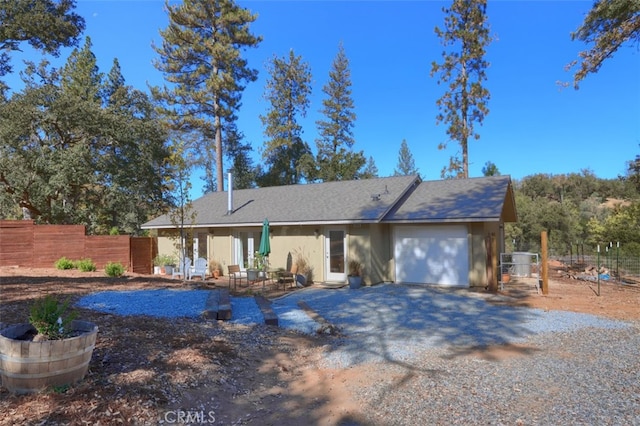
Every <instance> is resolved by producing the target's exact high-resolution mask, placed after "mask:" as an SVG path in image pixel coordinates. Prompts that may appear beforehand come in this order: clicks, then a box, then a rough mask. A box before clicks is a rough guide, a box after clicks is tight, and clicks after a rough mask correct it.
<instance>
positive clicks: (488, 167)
mask: <svg viewBox="0 0 640 426" xmlns="http://www.w3.org/2000/svg"><path fill="white" fill-rule="evenodd" d="M482 175H483V176H500V170H498V166H496V165H495V164H494V163H492V162H491V161H487V162H486V163H484V167H483V168H482Z"/></svg>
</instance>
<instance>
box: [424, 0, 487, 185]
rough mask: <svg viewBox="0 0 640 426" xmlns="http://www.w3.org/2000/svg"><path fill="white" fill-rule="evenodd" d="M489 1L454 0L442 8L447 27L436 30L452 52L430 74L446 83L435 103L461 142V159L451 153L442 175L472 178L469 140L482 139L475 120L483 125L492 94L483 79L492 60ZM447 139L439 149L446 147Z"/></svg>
mask: <svg viewBox="0 0 640 426" xmlns="http://www.w3.org/2000/svg"><path fill="white" fill-rule="evenodd" d="M486 9H487V1H486V0H453V3H452V5H451V7H450V8H443V11H444V13H445V14H446V16H445V22H444V29H440V28H438V27H436V29H435V32H436V34H437V35H438V37H440V38H441V42H442V44H443V46H445V48H450V50H449V51H446V50H445V51H443V52H442V57H443V62H442V63H440V64H438V63H437V62H435V61H434V62H433V64H432V67H431V76H434V75H435V74H439V76H440V77H439V79H438V84H441V83H443V84H446V87H447V89H448V90H447V92H446V93H445V94H444V95H443V96H442V97H441V98H440V99H438V101H437V102H436V104H437V105H438V107H439V109H440V113H438V115H437V116H436V121H437V123H438V124H439V123H443V122H444V123H447V125H448V127H447V135H448V137H449V141H456V142H457V143H458V144H459V145H460V149H461V151H462V158H461V159H460V158H459V157H458V156H457V155H456V156H452V157H451V159H450V162H449V165H448V166H445V167H444V168H443V170H442V173H441V174H442V177H447V176H450V177H461V178H468V177H469V146H468V143H469V139H470V138H473V139H479V138H480V135H479V134H478V133H477V132H476V131H475V129H474V123H478V124H480V125H482V122H483V121H484V117H485V116H486V115H487V114H488V113H489V109H488V108H487V102H488V101H489V98H490V95H489V91H488V90H487V88H486V87H484V86H483V82H484V81H485V80H486V79H487V77H486V73H485V70H486V68H487V67H488V66H489V63H488V62H487V61H486V60H485V59H484V56H485V49H486V47H487V46H488V45H489V43H490V42H491V37H490V35H489V28H488V26H487V15H486ZM447 144H448V142H443V143H440V144H439V146H438V149H446V147H447Z"/></svg>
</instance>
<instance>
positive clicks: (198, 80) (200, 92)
mask: <svg viewBox="0 0 640 426" xmlns="http://www.w3.org/2000/svg"><path fill="white" fill-rule="evenodd" d="M166 8H167V10H168V12H169V26H168V27H167V28H166V29H165V30H163V31H161V34H162V37H163V41H162V46H160V47H155V50H156V52H157V53H158V54H159V55H160V58H159V59H158V60H157V61H156V62H155V66H156V68H157V69H158V70H160V71H161V72H162V73H164V76H165V79H166V80H167V82H168V83H169V84H170V86H169V87H167V86H165V87H163V88H154V89H153V93H154V96H155V97H156V99H158V100H160V101H162V102H163V103H164V107H165V112H166V114H167V115H168V116H169V119H170V121H171V123H172V125H173V126H174V128H176V129H180V130H183V131H186V132H193V131H197V132H199V133H200V135H201V138H202V139H201V140H200V143H198V144H197V146H195V147H193V149H194V152H195V153H196V154H197V155H198V156H197V157H196V159H195V160H196V162H198V163H199V164H200V165H201V166H203V167H204V169H205V172H206V176H205V186H207V187H208V188H210V189H213V188H215V189H217V190H218V191H222V190H224V188H223V187H224V185H223V172H224V166H223V133H225V129H227V128H229V126H230V125H231V124H232V123H233V122H235V120H236V115H235V112H236V111H237V110H238V109H239V108H240V105H241V103H240V100H241V94H242V91H243V90H244V88H245V86H244V84H245V83H247V82H252V81H255V80H256V78H257V75H258V74H257V70H254V69H251V68H249V67H248V63H247V61H246V60H245V59H243V58H242V56H241V51H242V50H244V49H247V48H249V47H256V46H257V45H258V44H259V43H260V41H261V38H260V37H256V36H254V35H253V34H251V33H250V31H249V24H251V23H252V22H254V21H255V20H256V15H253V14H251V13H250V12H249V11H248V10H247V9H243V8H241V7H239V6H238V5H237V4H236V3H234V1H233V0H217V1H209V0H185V1H184V2H182V3H181V4H178V5H175V6H172V5H170V4H169V3H168V2H167V3H166ZM213 170H215V171H216V172H217V174H216V177H215V178H214V176H213Z"/></svg>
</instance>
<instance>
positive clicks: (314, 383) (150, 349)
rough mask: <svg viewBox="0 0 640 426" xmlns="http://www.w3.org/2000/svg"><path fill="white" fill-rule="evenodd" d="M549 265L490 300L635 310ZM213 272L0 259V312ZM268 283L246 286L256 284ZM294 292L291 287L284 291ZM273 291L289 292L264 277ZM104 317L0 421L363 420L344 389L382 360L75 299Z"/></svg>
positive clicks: (269, 331)
mask: <svg viewBox="0 0 640 426" xmlns="http://www.w3.org/2000/svg"><path fill="white" fill-rule="evenodd" d="M559 269H562V265H560V264H551V265H550V275H549V276H550V283H549V294H548V295H542V294H538V293H537V292H536V290H535V286H534V285H533V284H532V283H530V282H514V283H510V284H509V285H507V287H506V288H505V290H504V291H501V292H500V294H499V296H503V297H495V298H490V299H495V301H496V302H495V303H503V304H512V305H518V306H529V307H536V308H541V309H546V310H567V311H574V312H585V313H592V314H596V315H601V316H605V317H609V318H614V319H621V320H638V319H640V308H639V306H640V287H639V286H637V285H636V286H634V285H621V284H614V283H608V282H602V283H601V285H600V295H598V287H597V284H596V283H590V282H584V281H578V280H571V279H567V278H562V276H561V275H560V274H559V273H558V270H559ZM216 286H222V287H226V286H227V280H226V278H225V277H222V278H221V279H219V280H217V281H213V280H207V281H204V282H202V281H199V280H196V281H193V282H187V283H185V282H183V281H181V280H177V279H176V280H172V279H169V278H166V277H162V276H143V275H133V274H129V275H127V276H125V277H122V278H109V277H106V276H105V275H104V272H102V271H99V272H94V273H83V272H79V271H57V270H55V269H37V270H36V269H28V268H7V267H4V268H0V302H1V306H0V323H3V324H5V325H8V324H13V323H19V322H26V321H27V317H28V315H29V306H30V304H31V303H32V301H33V300H34V299H36V298H38V297H41V296H44V295H46V294H55V295H67V296H68V297H70V298H71V300H76V299H77V298H79V297H81V296H82V295H85V294H88V293H91V292H96V291H104V290H117V289H120V290H124V289H126V290H132V289H152V288H185V287H188V288H208V289H212V288H216ZM261 290H262V288H261V285H257V286H254V287H251V288H247V287H244V288H242V289H240V290H239V291H238V292H237V293H238V294H246V295H251V294H253V293H256V292H260V291H261ZM288 291H295V290H290V289H289V290H286V291H284V292H288ZM266 293H267V294H266V295H267V296H268V297H275V296H278V295H281V294H283V290H282V287H280V288H279V289H276V288H273V287H268V288H267V292H266ZM78 311H79V314H80V315H79V316H80V318H82V319H86V320H89V321H93V322H95V323H96V324H98V326H99V333H98V341H97V344H96V348H95V350H94V353H93V357H92V360H91V364H90V369H89V373H88V374H87V376H86V378H85V379H84V380H83V381H82V382H81V383H79V384H77V385H75V386H72V387H70V388H68V389H51V390H47V391H43V392H41V393H37V394H32V395H12V394H10V393H9V392H8V391H7V390H6V389H4V388H0V412H2V415H1V416H0V425H18V424H21V425H26V424H29V425H36V424H72V425H76V424H77V425H81V424H118V423H120V424H178V423H182V424H185V423H191V424H198V423H199V424H205V423H209V424H214V423H215V424H259V425H270V424H271V425H285V426H286V425H298V424H300V421H301V419H304V420H305V422H306V423H307V424H318V425H348V424H365V422H364V421H362V420H361V419H362V412H361V408H360V407H359V406H358V405H357V404H356V403H355V402H354V401H353V400H352V399H351V398H350V396H349V395H350V392H349V388H350V387H353V386H366V384H367V383H370V382H371V381H372V380H376V376H377V375H378V376H379V375H380V374H384V369H382V370H381V369H375V368H372V367H371V366H367V365H363V366H358V367H353V368H349V369H345V370H327V369H321V368H318V367H317V362H318V360H319V359H320V357H321V356H322V353H323V349H324V348H325V347H326V345H327V344H329V343H331V339H334V338H335V337H333V336H304V335H300V334H297V333H294V332H290V331H287V330H282V329H278V328H276V327H269V326H260V327H246V326H240V325H231V324H228V323H224V322H218V321H205V320H200V319H198V320H194V319H171V320H168V319H158V318H150V317H120V316H116V315H110V314H105V313H99V312H95V311H90V310H83V309H78ZM525 349H526V348H519V347H516V346H514V345H506V346H501V347H490V348H483V349H479V350H477V351H467V352H466V353H467V355H466V356H478V357H488V358H491V359H494V360H495V359H500V358H502V357H506V356H522V354H523V353H526V350H525Z"/></svg>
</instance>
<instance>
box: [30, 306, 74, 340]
mask: <svg viewBox="0 0 640 426" xmlns="http://www.w3.org/2000/svg"><path fill="white" fill-rule="evenodd" d="M68 309H69V301H68V300H67V301H65V302H62V303H60V302H58V300H57V299H54V298H53V297H52V296H51V295H48V296H46V297H44V298H43V299H38V300H36V301H35V302H34V304H33V306H31V315H30V316H29V322H30V323H31V325H32V326H33V327H34V328H35V329H36V330H37V331H38V333H39V334H41V335H43V336H44V337H45V338H47V339H49V340H54V339H64V338H65V337H67V336H68V335H69V334H70V333H71V332H72V331H73V330H71V321H73V320H74V319H75V318H76V313H75V312H71V313H69V314H67V310H68Z"/></svg>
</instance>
